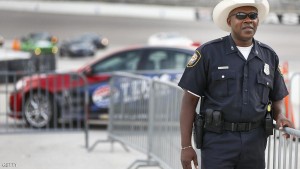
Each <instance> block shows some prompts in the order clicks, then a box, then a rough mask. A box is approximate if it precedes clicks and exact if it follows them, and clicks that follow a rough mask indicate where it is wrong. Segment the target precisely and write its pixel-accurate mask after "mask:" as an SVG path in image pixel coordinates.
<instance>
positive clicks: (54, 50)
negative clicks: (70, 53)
mask: <svg viewBox="0 0 300 169" xmlns="http://www.w3.org/2000/svg"><path fill="white" fill-rule="evenodd" d="M57 51H58V48H57V46H54V47H52V53H53V54H55V53H57Z"/></svg>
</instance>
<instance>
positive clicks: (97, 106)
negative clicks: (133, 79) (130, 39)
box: [87, 50, 142, 115]
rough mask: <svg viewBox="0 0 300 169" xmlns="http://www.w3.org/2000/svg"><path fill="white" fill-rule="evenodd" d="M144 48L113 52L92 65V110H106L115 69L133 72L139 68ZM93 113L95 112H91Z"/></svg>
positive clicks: (90, 87) (90, 90)
mask: <svg viewBox="0 0 300 169" xmlns="http://www.w3.org/2000/svg"><path fill="white" fill-rule="evenodd" d="M141 54H142V50H128V51H123V52H119V53H116V54H113V55H111V56H108V57H106V58H105V59H102V60H100V61H99V62H97V63H95V64H94V65H92V66H91V69H92V70H91V72H92V73H91V75H89V76H87V80H88V83H89V84H90V85H89V87H88V88H89V94H90V111H91V112H105V111H107V108H108V106H109V93H110V87H109V79H110V77H111V73H112V72H115V71H125V72H133V71H136V70H137V64H138V63H139V62H140V59H141ZM91 115H93V114H91Z"/></svg>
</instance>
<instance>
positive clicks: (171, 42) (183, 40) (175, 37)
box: [148, 32, 200, 47]
mask: <svg viewBox="0 0 300 169" xmlns="http://www.w3.org/2000/svg"><path fill="white" fill-rule="evenodd" d="M148 44H149V45H166V46H195V47H198V46H200V42H197V41H193V40H192V39H190V38H188V37H186V36H183V35H181V34H180V33H178V32H159V33H156V34H153V35H151V36H150V37H149V39H148Z"/></svg>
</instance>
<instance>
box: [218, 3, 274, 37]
mask: <svg viewBox="0 0 300 169" xmlns="http://www.w3.org/2000/svg"><path fill="white" fill-rule="evenodd" d="M242 6H253V7H255V8H256V9H257V11H258V18H259V21H260V22H263V20H264V19H265V18H266V17H267V15H268V13H269V2H268V0H222V1H221V2H220V3H218V4H217V5H216V7H215V8H214V10H213V20H214V23H215V24H216V25H217V26H218V27H220V28H221V29H222V30H224V31H226V32H230V31H231V28H230V27H229V26H228V25H227V18H228V14H229V13H230V12H231V11H232V10H233V9H235V8H238V7H242Z"/></svg>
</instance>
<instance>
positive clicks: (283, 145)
mask: <svg viewBox="0 0 300 169" xmlns="http://www.w3.org/2000/svg"><path fill="white" fill-rule="evenodd" d="M274 131H275V132H274V135H273V136H271V137H269V138H268V144H267V151H266V156H267V158H266V165H267V167H266V168H267V169H298V168H299V164H298V161H300V156H299V152H300V151H299V149H300V146H299V144H300V130H296V129H292V128H288V127H285V128H283V129H281V130H278V129H275V130H274ZM284 133H286V134H290V138H288V139H286V138H285V137H284V136H283V134H284Z"/></svg>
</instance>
